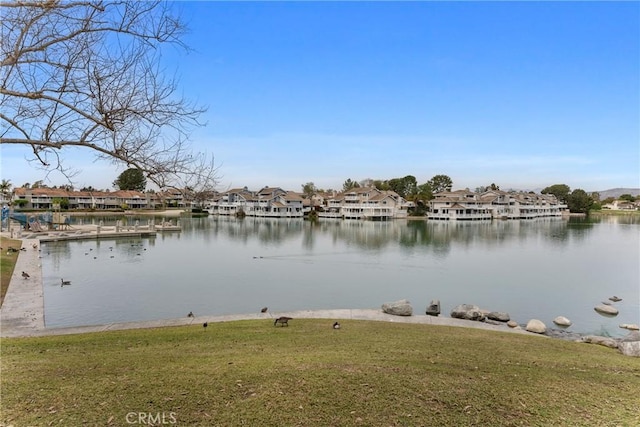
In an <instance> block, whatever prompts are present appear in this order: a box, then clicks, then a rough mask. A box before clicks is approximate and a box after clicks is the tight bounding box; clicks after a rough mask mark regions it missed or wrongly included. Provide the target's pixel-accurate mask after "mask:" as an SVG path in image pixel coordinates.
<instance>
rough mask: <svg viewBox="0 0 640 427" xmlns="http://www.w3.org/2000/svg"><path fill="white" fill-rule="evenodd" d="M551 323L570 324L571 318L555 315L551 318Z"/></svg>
mask: <svg viewBox="0 0 640 427" xmlns="http://www.w3.org/2000/svg"><path fill="white" fill-rule="evenodd" d="M553 323H555V324H556V325H558V326H571V320H569V319H567V318H566V317H564V316H558V317H556V318H555V319H553Z"/></svg>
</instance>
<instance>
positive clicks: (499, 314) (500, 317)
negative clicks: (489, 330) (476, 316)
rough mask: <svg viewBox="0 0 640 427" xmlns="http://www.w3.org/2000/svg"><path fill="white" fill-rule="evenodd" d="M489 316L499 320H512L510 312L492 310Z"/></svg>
mask: <svg viewBox="0 0 640 427" xmlns="http://www.w3.org/2000/svg"><path fill="white" fill-rule="evenodd" d="M487 317H488V318H489V319H491V320H497V321H498V322H508V321H509V320H511V316H509V313H505V312H504V311H492V312H490V313H489V314H487Z"/></svg>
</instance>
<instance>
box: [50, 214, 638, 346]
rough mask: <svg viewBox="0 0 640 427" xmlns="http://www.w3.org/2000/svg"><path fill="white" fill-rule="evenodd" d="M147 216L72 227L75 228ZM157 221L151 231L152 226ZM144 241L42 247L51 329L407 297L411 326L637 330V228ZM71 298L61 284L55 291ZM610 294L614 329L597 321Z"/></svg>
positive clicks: (604, 225)
mask: <svg viewBox="0 0 640 427" xmlns="http://www.w3.org/2000/svg"><path fill="white" fill-rule="evenodd" d="M116 219H122V220H124V221H128V222H129V223H130V224H132V223H133V222H134V221H136V220H139V221H140V224H146V222H147V221H148V220H149V219H148V218H146V217H140V218H136V217H126V218H118V217H105V218H90V217H89V218H87V217H74V218H73V220H74V221H77V222H84V223H87V222H94V223H97V222H98V221H100V220H102V221H104V223H105V225H108V224H113V223H115V220H116ZM159 221H160V219H156V222H159ZM180 222H181V225H182V231H181V232H173V233H164V234H158V235H157V236H156V237H151V238H142V239H140V238H122V239H101V240H86V241H58V242H50V243H43V244H42V248H41V249H42V252H41V253H42V272H43V281H44V296H45V322H46V326H47V327H66V326H80V325H96V324H105V323H113V322H128V321H141V320H156V319H165V318H177V317H184V316H186V315H187V313H189V312H190V311H193V312H194V313H195V314H196V315H212V316H213V315H223V314H241V313H257V312H259V310H260V308H262V307H263V306H268V307H269V311H270V312H272V313H274V314H277V313H278V312H282V311H294V310H307V309H309V310H313V309H338V308H379V307H380V305H381V304H382V303H384V302H388V301H394V300H398V299H403V298H406V299H408V300H410V301H411V303H412V305H413V308H414V313H415V314H424V313H425V309H426V307H427V305H428V304H429V303H430V301H431V300H432V299H439V300H440V301H441V306H442V315H444V316H449V313H450V311H451V309H452V308H453V307H455V306H456V305H458V304H462V303H470V304H476V305H478V306H480V307H481V308H486V309H488V310H492V311H505V312H508V313H509V314H510V315H511V318H512V319H514V320H516V321H517V322H518V323H526V322H527V321H528V320H529V319H531V318H537V319H540V320H542V321H543V322H545V324H546V325H547V327H555V325H554V324H553V319H554V318H555V317H556V316H559V315H562V316H565V317H567V318H569V319H570V320H571V321H572V322H573V325H572V326H571V327H570V328H569V330H570V331H574V332H581V333H595V334H600V335H610V336H614V337H618V336H623V335H625V334H626V333H627V332H628V331H626V330H624V329H620V328H619V326H618V325H619V324H621V323H635V324H638V323H640V290H639V288H640V285H639V283H640V279H639V278H640V223H639V221H638V219H637V217H622V216H621V217H617V216H605V217H602V218H593V219H577V218H572V219H570V220H567V219H537V220H528V221H490V222H435V221H429V222H427V221H407V220H396V221H388V222H371V221H340V220H326V221H320V222H316V223H311V222H309V221H303V220H299V219H291V220H286V219H263V218H260V219H256V218H249V217H247V218H244V219H236V218H229V217H221V216H212V217H204V218H186V217H182V218H181V219H180ZM61 278H64V279H65V280H70V281H71V282H72V285H71V286H65V287H61V286H60V279H61ZM613 295H617V296H618V297H620V298H622V301H620V302H618V303H615V304H614V306H615V307H616V308H618V309H619V310H620V314H619V315H618V316H616V317H613V318H611V317H604V316H602V315H599V314H598V313H597V312H595V311H594V309H593V308H594V307H595V306H596V305H597V304H600V303H601V301H607V299H608V298H609V297H610V296H613Z"/></svg>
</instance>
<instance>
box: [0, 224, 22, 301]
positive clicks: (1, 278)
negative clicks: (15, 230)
mask: <svg viewBox="0 0 640 427" xmlns="http://www.w3.org/2000/svg"><path fill="white" fill-rule="evenodd" d="M0 247H1V248H2V250H0V305H2V302H3V301H4V296H5V294H6V293H7V289H9V282H11V275H12V274H13V269H14V267H15V265H16V261H17V260H18V254H19V252H9V251H8V249H9V247H12V248H14V249H20V248H21V247H22V241H21V240H13V239H7V238H4V237H0Z"/></svg>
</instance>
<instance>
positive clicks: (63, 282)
mask: <svg viewBox="0 0 640 427" xmlns="http://www.w3.org/2000/svg"><path fill="white" fill-rule="evenodd" d="M70 284H71V281H70V280H64V279H60V287H62V286H68V285H70Z"/></svg>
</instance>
